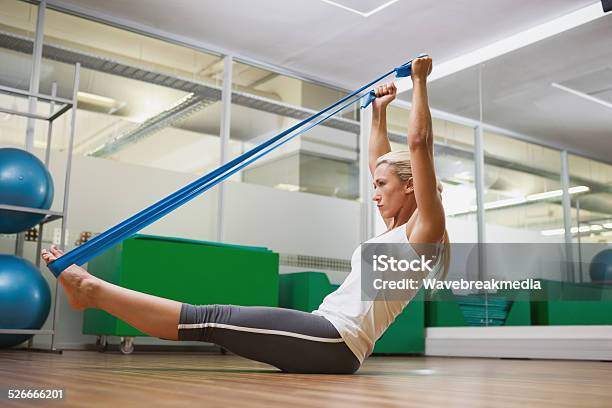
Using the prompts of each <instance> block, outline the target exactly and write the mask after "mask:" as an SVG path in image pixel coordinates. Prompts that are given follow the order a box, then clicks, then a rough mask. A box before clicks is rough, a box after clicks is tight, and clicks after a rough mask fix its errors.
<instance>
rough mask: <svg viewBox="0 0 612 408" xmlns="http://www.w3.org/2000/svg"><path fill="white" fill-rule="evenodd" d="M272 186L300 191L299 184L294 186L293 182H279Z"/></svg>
mask: <svg viewBox="0 0 612 408" xmlns="http://www.w3.org/2000/svg"><path fill="white" fill-rule="evenodd" d="M274 188H278V189H280V190H287V191H300V186H296V185H295V184H286V183H279V184H277V185H275V186H274Z"/></svg>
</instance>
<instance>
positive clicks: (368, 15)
mask: <svg viewBox="0 0 612 408" xmlns="http://www.w3.org/2000/svg"><path fill="white" fill-rule="evenodd" d="M321 1H322V2H323V3H327V4H329V5H331V6H335V7H338V8H341V9H343V10H346V11H350V12H351V13H355V14H359V15H360V16H361V17H370V16H371V15H373V14H376V13H378V12H379V11H381V10H383V9H386V8H387V7H389V6H390V5H392V4H393V3H397V1H398V0H391V1H388V2H386V3H384V4H382V5H380V6H378V7H376V8H375V9H372V10H370V11H368V12H363V11H359V10H355V9H354V8H351V7H348V6H345V5H344V4H340V3H336V2H335V1H331V0H321Z"/></svg>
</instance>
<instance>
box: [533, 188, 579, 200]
mask: <svg viewBox="0 0 612 408" xmlns="http://www.w3.org/2000/svg"><path fill="white" fill-rule="evenodd" d="M589 190H590V188H588V187H587V186H576V187H570V188H568V189H567V191H568V192H569V193H570V194H578V193H584V192H586V191H589ZM562 195H563V190H553V191H546V192H544V193H538V194H530V195H528V196H527V201H538V200H546V199H548V198H554V197H561V196H562Z"/></svg>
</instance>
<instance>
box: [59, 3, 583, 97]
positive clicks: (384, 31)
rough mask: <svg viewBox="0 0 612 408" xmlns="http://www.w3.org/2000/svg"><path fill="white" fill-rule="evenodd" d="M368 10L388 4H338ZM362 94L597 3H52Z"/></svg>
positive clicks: (363, 7) (369, 6)
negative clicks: (391, 75) (418, 61)
mask: <svg viewBox="0 0 612 408" xmlns="http://www.w3.org/2000/svg"><path fill="white" fill-rule="evenodd" d="M336 2H337V3H342V4H345V5H348V6H351V7H354V8H356V9H359V10H363V11H365V9H367V8H369V9H370V10H371V9H374V8H376V7H377V6H379V5H382V4H384V3H387V0H368V1H356V0H338V1H336ZM50 3H57V4H62V5H66V6H73V7H74V6H76V7H79V8H82V10H83V11H84V12H86V13H88V14H91V13H97V14H101V15H106V16H110V17H112V18H115V19H121V20H124V21H125V22H126V24H129V23H132V24H130V25H131V26H134V24H133V23H136V24H138V25H141V26H145V27H148V28H149V29H151V28H152V29H155V30H159V31H163V32H166V33H170V34H172V35H174V36H181V37H184V38H186V39H189V40H191V41H196V42H199V43H201V44H203V45H208V46H209V48H211V49H217V50H220V51H225V52H229V53H233V54H235V55H238V56H244V57H248V58H252V59H255V60H258V61H262V62H265V63H268V64H273V65H276V66H279V67H283V68H286V69H289V70H293V71H295V72H298V73H303V74H305V75H307V76H312V77H316V78H320V79H322V80H325V81H326V82H329V83H333V84H337V85H341V86H343V87H345V88H347V89H352V88H355V87H356V86H358V85H360V84H363V83H364V82H366V81H368V80H369V79H372V78H375V77H377V76H379V75H380V73H382V72H386V71H388V70H389V68H391V67H393V66H396V65H399V64H401V63H403V62H405V61H407V60H409V59H410V58H412V57H413V56H414V55H416V54H418V53H420V52H428V53H429V54H430V55H432V56H433V57H434V58H435V59H436V60H437V61H446V60H448V59H451V58H453V57H456V56H458V55H461V54H464V53H466V52H468V51H472V50H474V49H477V48H480V47H482V46H484V45H487V44H490V43H492V42H494V41H497V40H500V39H502V38H505V37H507V36H509V35H512V34H514V33H517V32H520V31H522V30H525V29H527V28H530V27H533V26H535V25H538V24H540V23H543V22H546V21H549V20H551V19H554V18H555V17H558V16H561V15H564V14H567V13H569V12H571V11H574V10H577V9H580V8H581V7H584V6H586V5H589V4H592V3H594V1H593V0H538V1H532V0H514V1H491V0H455V1H452V2H451V1H431V0H399V1H397V2H395V3H393V4H391V5H390V6H389V7H387V8H385V9H383V10H381V11H379V12H378V13H376V14H374V15H372V16H370V17H367V18H366V17H362V16H360V15H358V14H355V13H352V12H349V11H347V10H343V9H341V8H338V7H334V6H332V5H330V4H328V3H324V2H322V1H319V0H291V1H290V2H288V1H286V0H258V1H252V0H232V1H226V2H219V1H212V0H200V1H193V0H192V1H190V0H174V1H172V2H168V1H165V0H131V1H123V0H106V1H103V2H102V1H98V0H62V1H50Z"/></svg>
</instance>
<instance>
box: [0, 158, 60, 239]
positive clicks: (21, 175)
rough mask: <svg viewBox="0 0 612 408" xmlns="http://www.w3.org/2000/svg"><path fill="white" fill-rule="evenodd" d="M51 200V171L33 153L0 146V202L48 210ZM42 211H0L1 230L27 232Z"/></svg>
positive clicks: (2, 231)
mask: <svg viewBox="0 0 612 408" xmlns="http://www.w3.org/2000/svg"><path fill="white" fill-rule="evenodd" d="M52 202H53V179H52V178H51V174H49V172H48V171H47V169H46V168H45V165H44V164H43V162H41V161H40V160H39V159H38V158H37V157H36V156H34V155H33V154H31V153H29V152H26V151H25V150H21V149H15V148H11V147H9V148H1V149H0V204H8V205H17V206H20V207H30V208H39V209H43V210H48V209H49V208H50V207H51V203H52ZM44 217H45V216H44V215H43V214H28V213H24V212H19V211H9V210H0V233H4V234H14V233H17V232H22V231H27V230H28V229H30V228H32V227H33V226H34V225H36V224H38V223H39V222H40V221H41V220H42V219H43V218H44Z"/></svg>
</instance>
